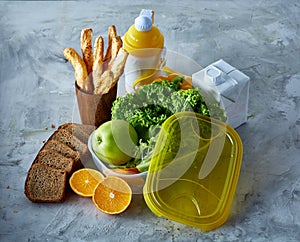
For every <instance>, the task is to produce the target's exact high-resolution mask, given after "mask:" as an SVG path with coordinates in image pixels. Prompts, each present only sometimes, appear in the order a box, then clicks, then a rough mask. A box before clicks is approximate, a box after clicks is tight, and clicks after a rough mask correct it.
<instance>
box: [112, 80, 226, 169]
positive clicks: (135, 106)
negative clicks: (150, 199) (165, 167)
mask: <svg viewBox="0 0 300 242" xmlns="http://www.w3.org/2000/svg"><path fill="white" fill-rule="evenodd" d="M183 80H184V78H183V77H175V78H174V79H173V80H172V81H170V82H169V81H167V80H163V81H159V82H153V83H151V84H149V85H145V86H142V87H140V89H139V90H138V91H137V92H136V93H133V94H127V95H126V96H124V97H118V98H117V99H116V100H115V101H114V103H113V106H112V119H113V120H114V119H123V120H126V121H128V122H129V123H130V124H131V125H132V127H134V128H135V130H136V131H137V133H138V136H139V139H140V141H139V150H138V151H137V153H138V154H137V157H140V158H138V159H135V160H134V161H131V163H130V162H129V163H128V164H127V165H128V166H130V165H132V164H134V165H135V166H136V167H137V168H138V169H139V170H140V171H144V170H147V169H148V167H149V163H150V160H151V155H152V152H153V148H154V146H155V142H156V140H157V135H158V132H153V131H154V130H156V131H157V130H158V129H159V127H160V126H161V125H162V123H163V122H164V121H165V120H166V119H167V118H168V117H170V116H171V115H173V114H175V113H177V112H182V111H194V112H197V113H200V114H203V115H205V116H210V110H211V109H212V110H213V114H214V116H213V117H214V118H218V119H221V120H224V119H225V116H224V113H223V111H222V110H221V109H220V107H219V106H218V105H217V104H213V105H210V106H209V108H208V106H207V104H206V103H205V102H204V100H203V98H202V96H201V94H200V92H199V89H188V90H180V85H181V83H183Z"/></svg>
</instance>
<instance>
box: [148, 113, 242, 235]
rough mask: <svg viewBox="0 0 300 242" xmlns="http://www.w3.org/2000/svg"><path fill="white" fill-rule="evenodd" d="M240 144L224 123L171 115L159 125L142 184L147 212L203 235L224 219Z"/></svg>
mask: <svg viewBox="0 0 300 242" xmlns="http://www.w3.org/2000/svg"><path fill="white" fill-rule="evenodd" d="M242 154H243V146H242V142H241V139H240V137H239V135H238V134H237V133H236V131H235V130H234V129H233V128H232V127H231V126H229V125H228V124H226V123H223V122H221V121H219V120H215V119H212V118H208V117H205V116H202V115H200V114H197V113H194V112H181V113H176V114H174V115H173V116H171V117H170V118H168V119H167V120H166V121H165V122H164V123H163V125H162V129H161V131H160V134H159V137H158V141H157V144H156V146H155V150H154V155H153V157H152V160H151V165H150V167H149V170H148V175H147V178H146V182H145V186H144V190H143V193H144V199H145V202H146V204H147V205H148V207H149V208H150V210H151V211H152V212H153V213H154V214H156V215H158V216H163V217H165V218H167V219H170V220H173V221H176V222H179V223H182V224H186V225H189V226H193V227H197V228H199V229H201V230H202V231H209V230H213V229H216V228H218V227H220V226H221V225H222V224H224V223H225V221H226V220H227V218H228V215H229V211H230V208H231V204H232V200H233V197H234V194H235V190H236V186H237V182H238V177H239V173H240V167H241V163H242Z"/></svg>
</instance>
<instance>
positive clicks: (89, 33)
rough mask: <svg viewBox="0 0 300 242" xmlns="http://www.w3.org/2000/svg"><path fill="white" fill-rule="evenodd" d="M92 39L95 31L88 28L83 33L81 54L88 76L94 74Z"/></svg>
mask: <svg viewBox="0 0 300 242" xmlns="http://www.w3.org/2000/svg"><path fill="white" fill-rule="evenodd" d="M92 38H93V30H92V29H91V28H86V29H83V30H82V31H81V39H80V42H81V52H82V57H83V61H84V63H85V65H86V69H87V72H88V74H90V73H91V72H92V69H93V61H94V58H93V49H92V48H93V47H92Z"/></svg>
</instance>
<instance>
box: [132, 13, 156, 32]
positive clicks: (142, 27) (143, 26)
mask: <svg viewBox="0 0 300 242" xmlns="http://www.w3.org/2000/svg"><path fill="white" fill-rule="evenodd" d="M134 26H135V28H136V29H137V30H138V31H142V32H146V31H149V30H151V29H152V20H151V19H150V18H149V17H148V16H146V15H140V16H138V17H137V18H136V19H135V21H134Z"/></svg>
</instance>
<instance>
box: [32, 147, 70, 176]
mask: <svg viewBox="0 0 300 242" xmlns="http://www.w3.org/2000/svg"><path fill="white" fill-rule="evenodd" d="M36 163H39V164H44V165H47V166H50V167H54V168H56V169H61V170H65V171H66V172H67V173H68V174H69V175H70V174H71V173H72V172H73V171H74V170H75V168H76V163H75V161H74V160H73V159H72V158H68V157H65V156H63V155H62V154H60V153H58V152H56V151H54V150H50V149H43V150H41V151H40V152H39V153H38V154H37V156H36V158H35V160H34V161H33V164H36Z"/></svg>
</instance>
